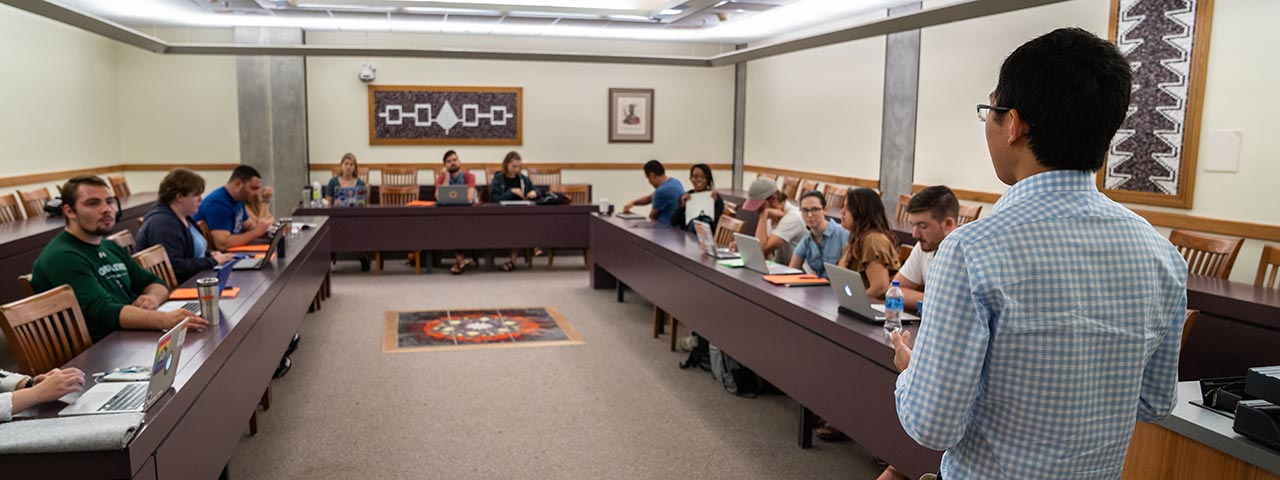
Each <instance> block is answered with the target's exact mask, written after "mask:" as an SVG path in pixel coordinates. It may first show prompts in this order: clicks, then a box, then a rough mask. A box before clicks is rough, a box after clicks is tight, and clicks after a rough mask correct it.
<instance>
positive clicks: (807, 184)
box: [796, 180, 818, 200]
mask: <svg viewBox="0 0 1280 480" xmlns="http://www.w3.org/2000/svg"><path fill="white" fill-rule="evenodd" d="M817 189H818V181H817V180H805V181H803V182H800V191H799V192H798V193H797V195H804V194H805V193H808V192H811V191H814V190H817ZM796 200H799V198H796Z"/></svg>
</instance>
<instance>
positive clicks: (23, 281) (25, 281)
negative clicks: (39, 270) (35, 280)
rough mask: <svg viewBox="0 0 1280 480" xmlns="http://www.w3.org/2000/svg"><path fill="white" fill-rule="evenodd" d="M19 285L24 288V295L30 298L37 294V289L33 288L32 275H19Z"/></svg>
mask: <svg viewBox="0 0 1280 480" xmlns="http://www.w3.org/2000/svg"><path fill="white" fill-rule="evenodd" d="M18 285H20V286H22V294H23V295H26V296H28V297H30V296H32V295H35V294H36V289H35V287H32V286H31V274H30V273H28V274H26V275H18Z"/></svg>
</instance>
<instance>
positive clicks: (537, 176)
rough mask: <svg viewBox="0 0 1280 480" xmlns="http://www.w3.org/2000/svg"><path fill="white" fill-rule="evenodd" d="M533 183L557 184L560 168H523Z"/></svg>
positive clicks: (558, 182)
mask: <svg viewBox="0 0 1280 480" xmlns="http://www.w3.org/2000/svg"><path fill="white" fill-rule="evenodd" d="M524 171H525V173H526V174H528V175H529V180H532V181H533V184H534V185H559V184H560V169H559V168H546V167H528V168H525V169H524Z"/></svg>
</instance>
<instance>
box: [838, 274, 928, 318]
mask: <svg viewBox="0 0 1280 480" xmlns="http://www.w3.org/2000/svg"><path fill="white" fill-rule="evenodd" d="M824 265H826V267H827V277H828V278H830V279H831V291H832V292H835V294H836V300H837V301H838V302H840V312H841V313H847V314H849V315H853V316H855V317H858V318H861V319H863V320H866V321H869V322H872V323H884V304H883V303H880V304H874V305H873V304H872V303H871V297H868V296H867V284H865V283H862V274H860V273H858V272H855V271H853V270H849V269H847V268H841V267H837V266H835V265H833V264H830V263H826V264H824ZM918 321H920V317H918V316H915V315H912V314H910V313H907V312H902V322H903V323H906V322H918Z"/></svg>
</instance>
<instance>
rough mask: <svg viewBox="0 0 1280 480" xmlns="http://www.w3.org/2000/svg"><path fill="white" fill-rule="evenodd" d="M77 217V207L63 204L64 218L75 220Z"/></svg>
mask: <svg viewBox="0 0 1280 480" xmlns="http://www.w3.org/2000/svg"><path fill="white" fill-rule="evenodd" d="M75 215H76V209H75V207H73V206H72V205H71V204H69V203H67V202H65V201H64V202H62V216H63V217H66V218H71V219H74V218H76V217H75Z"/></svg>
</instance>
